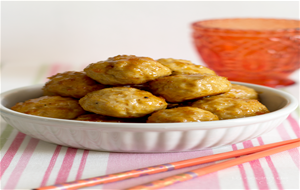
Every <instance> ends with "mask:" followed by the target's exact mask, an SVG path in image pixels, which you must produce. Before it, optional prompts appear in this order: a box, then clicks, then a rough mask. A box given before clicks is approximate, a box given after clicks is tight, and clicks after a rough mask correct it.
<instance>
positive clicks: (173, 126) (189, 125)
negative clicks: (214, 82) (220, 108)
mask: <svg viewBox="0 0 300 190" xmlns="http://www.w3.org/2000/svg"><path fill="white" fill-rule="evenodd" d="M230 82H232V83H233V84H240V85H245V86H248V87H249V86H250V87H254V88H256V89H258V90H260V89H264V90H267V91H271V92H273V93H276V94H278V95H279V96H281V97H283V98H285V99H286V100H287V104H286V105H285V106H284V107H283V108H281V109H279V110H276V111H273V112H270V113H268V114H263V115H257V116H252V117H244V118H237V119H230V120H218V121H207V122H186V123H112V122H88V121H78V120H66V119H56V118H48V117H41V116H35V115H29V114H24V113H20V112H16V111H13V110H11V109H9V108H7V107H5V106H4V105H2V101H3V99H5V98H6V97H7V96H9V95H10V94H13V93H16V92H17V91H21V90H25V89H38V88H41V87H42V86H43V85H44V84H36V85H30V86H24V87H19V88H15V89H12V90H9V91H6V92H3V93H1V94H0V101H1V103H0V113H1V115H5V116H8V117H13V118H20V119H25V120H29V122H34V123H40V124H47V125H51V126H55V125H57V124H59V125H60V126H61V125H64V127H66V128H72V129H75V128H76V129H81V128H84V129H87V130H88V129H90V130H96V129H100V128H101V129H106V130H116V129H117V130H128V129H131V130H138V131H144V130H154V131H157V130H159V131H169V130H177V131H187V130H191V129H194V130H207V129H217V128H231V127H236V126H242V125H248V124H256V123H261V122H264V121H269V120H272V119H277V118H279V117H282V116H286V117H287V116H288V115H289V114H290V113H291V112H292V111H294V110H295V109H296V108H297V107H298V100H297V99H296V98H295V97H294V96H292V95H291V94H289V93H287V92H284V91H280V90H278V89H274V88H271V87H266V86H261V85H256V84H250V83H244V82H236V81H230ZM254 117H255V120H253V118H254ZM183 125H184V128H183Z"/></svg>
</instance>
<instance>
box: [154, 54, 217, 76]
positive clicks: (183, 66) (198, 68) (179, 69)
mask: <svg viewBox="0 0 300 190" xmlns="http://www.w3.org/2000/svg"><path fill="white" fill-rule="evenodd" d="M157 61H158V62H160V63H161V64H163V65H164V66H166V67H168V68H170V69H171V70H172V75H178V74H211V75H216V73H215V72H214V71H213V70H211V69H209V68H207V67H204V66H202V65H196V64H194V63H192V62H191V61H188V60H184V59H172V58H167V59H158V60H157Z"/></svg>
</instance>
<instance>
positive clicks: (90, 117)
mask: <svg viewBox="0 0 300 190" xmlns="http://www.w3.org/2000/svg"><path fill="white" fill-rule="evenodd" d="M76 120H78V121H90V122H111V123H145V122H146V120H147V118H116V117H109V116H105V115H99V114H84V115H80V116H78V117H77V118H76Z"/></svg>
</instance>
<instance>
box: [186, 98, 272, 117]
mask: <svg viewBox="0 0 300 190" xmlns="http://www.w3.org/2000/svg"><path fill="white" fill-rule="evenodd" d="M192 106H193V107H198V108H201V109H204V110H207V111H210V112H212V113H213V114H215V115H217V116H218V117H219V119H220V120H223V119H234V118H242V117H250V116H255V115H262V114H265V113H269V110H268V109H267V108H266V106H264V105H263V104H261V103H260V102H259V101H258V100H253V99H252V100H250V99H238V98H226V97H225V98H223V97H220V98H204V99H202V100H197V101H196V102H194V103H193V104H192Z"/></svg>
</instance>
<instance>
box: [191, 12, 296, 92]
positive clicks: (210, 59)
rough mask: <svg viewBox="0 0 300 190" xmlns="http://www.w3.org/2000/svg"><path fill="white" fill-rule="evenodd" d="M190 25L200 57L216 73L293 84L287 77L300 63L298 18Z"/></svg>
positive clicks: (235, 78)
mask: <svg viewBox="0 0 300 190" xmlns="http://www.w3.org/2000/svg"><path fill="white" fill-rule="evenodd" d="M192 28H193V39H194V44H195V47H196V49H197V51H198V52H199V55H200V57H201V58H202V60H203V61H204V62H205V63H206V64H207V66H208V67H209V68H211V69H213V70H214V71H215V72H216V73H217V74H218V75H221V76H225V77H227V78H228V79H229V80H231V81H241V82H248V83H255V84H260V85H265V86H270V87H277V86H288V85H291V84H294V83H295V82H294V81H292V80H290V79H289V78H288V76H289V75H290V74H291V73H293V72H294V71H295V70H297V69H299V65H300V64H299V63H300V56H299V55H300V46H299V45H300V21H299V20H288V19H262V18H237V19H215V20H203V21H198V22H195V23H192Z"/></svg>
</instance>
